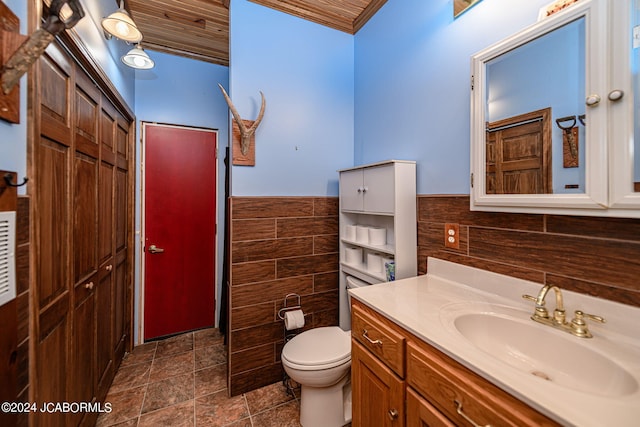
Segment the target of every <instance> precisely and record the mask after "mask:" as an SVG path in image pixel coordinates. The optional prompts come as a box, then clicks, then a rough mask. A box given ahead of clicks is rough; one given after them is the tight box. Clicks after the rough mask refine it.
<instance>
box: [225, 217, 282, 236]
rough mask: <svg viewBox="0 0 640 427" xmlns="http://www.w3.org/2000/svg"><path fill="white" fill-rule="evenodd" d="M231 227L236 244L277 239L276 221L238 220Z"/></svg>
mask: <svg viewBox="0 0 640 427" xmlns="http://www.w3.org/2000/svg"><path fill="white" fill-rule="evenodd" d="M231 226H232V227H233V232H232V233H231V235H232V236H233V241H234V242H238V241H242V240H264V239H275V238H276V220H275V219H237V220H234V221H233V223H232V225H231Z"/></svg>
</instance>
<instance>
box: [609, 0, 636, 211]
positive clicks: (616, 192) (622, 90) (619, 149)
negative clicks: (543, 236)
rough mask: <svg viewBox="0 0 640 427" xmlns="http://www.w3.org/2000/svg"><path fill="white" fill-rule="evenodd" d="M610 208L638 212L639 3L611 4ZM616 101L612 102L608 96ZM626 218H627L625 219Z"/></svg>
mask: <svg viewBox="0 0 640 427" xmlns="http://www.w3.org/2000/svg"><path fill="white" fill-rule="evenodd" d="M610 8H611V19H610V21H611V22H612V24H611V25H612V28H611V32H610V37H611V39H612V40H611V55H612V56H614V57H615V60H614V62H612V63H611V68H612V70H611V76H610V80H611V90H610V92H609V94H608V97H609V102H610V105H609V110H610V112H609V125H610V134H611V141H612V142H613V143H612V145H611V150H610V153H611V162H610V173H609V174H610V177H611V184H610V196H609V206H610V207H611V208H614V209H618V210H623V212H627V213H628V214H634V213H635V215H634V217H638V216H639V215H638V212H639V211H640V103H639V102H638V99H640V0H629V1H624V2H611V5H610ZM612 94H613V95H615V94H618V95H619V98H617V100H615V101H611V99H610V98H611V95H612ZM625 216H626V215H625Z"/></svg>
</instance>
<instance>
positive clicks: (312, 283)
mask: <svg viewBox="0 0 640 427" xmlns="http://www.w3.org/2000/svg"><path fill="white" fill-rule="evenodd" d="M417 202H418V203H417V210H418V212H417V217H418V224H417V233H418V266H419V267H418V268H419V271H418V273H419V274H425V273H426V272H427V271H426V268H427V263H426V259H427V257H429V256H434V257H437V258H441V259H445V260H449V261H453V262H457V263H460V264H465V265H469V266H473V267H477V268H482V269H485V270H489V271H493V272H496V273H502V274H507V275H511V276H515V277H520V278H523V279H527V280H532V281H534V282H539V283H541V284H544V283H548V284H552V285H557V286H559V287H560V288H562V289H568V290H572V291H576V292H581V293H586V294H590V295H595V296H598V297H601V298H606V299H609V300H613V301H618V302H622V303H625V304H630V305H634V306H640V280H638V278H639V277H640V220H633V219H619V218H591V217H577V216H556V215H534V214H531V215H529V214H507V213H494V212H475V211H474V212H471V211H470V210H469V196H467V195H420V196H418V198H417ZM230 218H231V286H230V300H229V301H230V304H229V310H230V320H229V330H230V334H229V360H228V372H229V375H228V381H229V384H228V385H229V390H230V393H231V395H234V396H235V395H238V394H242V393H245V392H247V391H250V390H253V389H256V388H259V387H262V386H264V385H267V384H271V383H274V382H277V381H280V380H281V379H282V377H283V369H282V365H281V363H280V352H281V350H282V345H283V342H284V339H283V337H284V331H283V322H282V320H280V319H279V318H278V317H277V312H278V310H279V309H280V308H282V306H283V299H284V297H285V295H286V294H288V293H292V292H293V293H297V294H299V295H301V296H302V308H303V310H304V311H305V314H306V317H305V320H306V326H305V328H310V327H317V326H328V325H336V324H337V317H338V313H337V307H338V294H337V287H338V227H339V226H338V199H337V198H332V197H327V198H323V197H233V198H232V199H231V214H230ZM445 223H455V224H459V225H460V248H459V249H449V248H445V246H444V224H445Z"/></svg>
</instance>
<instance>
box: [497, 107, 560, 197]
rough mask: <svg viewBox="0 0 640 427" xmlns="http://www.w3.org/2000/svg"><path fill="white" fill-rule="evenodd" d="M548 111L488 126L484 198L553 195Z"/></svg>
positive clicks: (539, 111) (524, 115)
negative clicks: (509, 195)
mask: <svg viewBox="0 0 640 427" xmlns="http://www.w3.org/2000/svg"><path fill="white" fill-rule="evenodd" d="M550 118H551V108H545V109H543V110H538V111H532V112H530V113H526V114H522V115H519V116H514V117H509V118H507V119H503V120H499V121H496V122H493V123H487V135H486V144H487V152H486V162H487V164H486V192H487V194H545V193H552V192H553V185H552V177H551V170H552V168H551V124H550Z"/></svg>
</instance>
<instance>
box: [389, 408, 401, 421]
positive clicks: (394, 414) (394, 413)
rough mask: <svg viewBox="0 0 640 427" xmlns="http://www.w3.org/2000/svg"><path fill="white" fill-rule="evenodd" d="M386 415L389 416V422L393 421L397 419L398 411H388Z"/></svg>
mask: <svg viewBox="0 0 640 427" xmlns="http://www.w3.org/2000/svg"><path fill="white" fill-rule="evenodd" d="M387 415H388V416H389V419H390V420H391V421H394V420H395V419H396V418H398V415H399V413H398V410H397V409H389V412H387Z"/></svg>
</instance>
